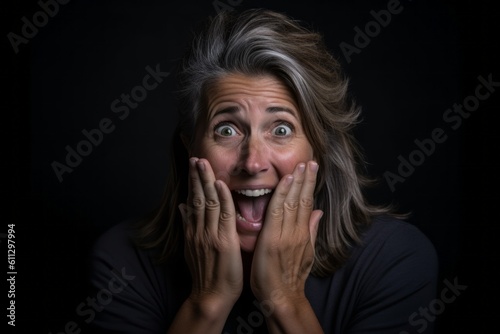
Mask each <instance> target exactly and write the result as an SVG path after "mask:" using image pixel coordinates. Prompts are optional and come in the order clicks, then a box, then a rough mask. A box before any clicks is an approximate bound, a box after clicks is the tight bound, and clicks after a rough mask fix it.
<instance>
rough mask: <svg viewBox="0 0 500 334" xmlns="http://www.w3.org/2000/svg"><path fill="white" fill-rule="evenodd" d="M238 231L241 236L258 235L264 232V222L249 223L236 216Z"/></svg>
mask: <svg viewBox="0 0 500 334" xmlns="http://www.w3.org/2000/svg"><path fill="white" fill-rule="evenodd" d="M236 230H237V232H239V233H241V234H257V233H259V232H260V230H262V220H261V221H258V222H249V221H246V220H242V219H241V218H239V215H236Z"/></svg>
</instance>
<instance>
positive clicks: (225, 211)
mask: <svg viewBox="0 0 500 334" xmlns="http://www.w3.org/2000/svg"><path fill="white" fill-rule="evenodd" d="M215 189H216V191H217V195H218V197H219V200H220V212H219V224H218V230H219V236H220V235H221V234H223V235H226V236H229V237H236V234H237V233H236V209H235V207H234V203H233V197H232V196H231V191H230V190H229V188H228V187H227V185H226V184H225V183H224V181H221V180H217V181H215Z"/></svg>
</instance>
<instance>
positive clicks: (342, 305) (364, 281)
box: [77, 218, 438, 334]
mask: <svg viewBox="0 0 500 334" xmlns="http://www.w3.org/2000/svg"><path fill="white" fill-rule="evenodd" d="M132 231H133V230H131V229H129V228H128V227H127V224H125V223H122V224H118V225H115V226H114V227H112V228H110V229H109V230H108V231H107V232H105V233H104V234H103V235H102V236H101V237H100V238H99V239H98V240H97V242H96V244H95V246H94V248H93V251H92V253H91V257H90V263H91V266H90V279H89V282H90V285H91V291H90V293H91V296H92V298H90V299H89V300H90V301H91V302H89V303H87V305H86V306H85V307H82V308H80V309H79V310H78V311H77V312H78V313H79V315H80V316H82V317H83V320H84V321H85V322H86V323H88V324H89V326H90V327H91V328H92V332H93V333H98V332H103V333H133V334H142V333H155V334H156V333H158V334H159V333H162V334H164V333H166V332H167V330H168V327H169V324H170V323H171V322H172V320H173V319H174V317H175V314H176V312H177V311H178V309H179V307H180V306H181V304H182V303H183V301H184V300H185V299H186V297H187V296H188V295H189V292H190V277H189V272H188V271H187V269H186V268H185V265H184V263H183V260H182V259H179V260H178V261H177V262H172V263H170V264H163V265H155V262H154V259H153V255H154V254H155V253H154V252H155V251H154V250H148V251H145V250H142V249H138V248H137V247H135V246H134V244H133V242H132V241H131V239H130V236H131V235H132V234H131V233H133V232H132ZM437 271H438V265H437V256H436V253H435V249H434V247H433V245H432V244H431V243H430V241H429V240H428V239H427V238H426V236H425V235H424V234H423V233H422V232H420V231H419V230H418V229H417V228H416V227H415V226H413V225H411V224H409V223H406V222H403V221H399V220H395V219H391V218H379V219H375V220H374V221H373V223H372V224H371V225H370V226H369V227H368V228H367V229H366V231H365V232H364V233H363V237H362V244H361V245H359V246H355V247H354V248H353V249H352V254H351V256H350V258H349V260H348V261H347V262H346V263H345V265H344V266H343V267H342V268H341V269H339V270H338V271H337V272H336V273H335V274H333V275H332V276H330V277H326V278H318V277H314V276H312V275H310V276H309V278H308V279H307V281H306V286H305V291H306V296H307V298H308V299H309V302H310V303H311V306H312V308H313V310H314V312H315V314H316V316H317V318H318V320H319V322H320V323H321V326H322V328H323V330H324V332H325V333H338V334H346V333H381V334H382V333H383V334H388V333H395V334H403V333H405V334H406V333H417V332H418V333H431V332H432V329H433V316H432V313H429V312H430V311H429V305H430V304H431V302H432V301H433V300H434V299H435V298H436V286H437ZM272 311H273V306H272V304H271V303H270V302H265V301H264V302H259V301H257V300H256V299H255V298H254V297H253V296H252V294H251V292H250V293H247V294H243V295H242V296H241V298H240V300H239V301H238V302H237V303H236V305H235V306H234V308H233V311H232V312H231V313H230V315H229V317H228V320H227V322H226V326H225V328H224V330H223V333H267V329H266V324H265V317H266V316H268V315H269V314H271V312H272Z"/></svg>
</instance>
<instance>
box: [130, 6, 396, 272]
mask: <svg viewBox="0 0 500 334" xmlns="http://www.w3.org/2000/svg"><path fill="white" fill-rule="evenodd" d="M179 65H180V68H179V73H178V84H179V90H178V93H179V109H178V111H179V123H178V126H177V128H176V131H175V133H174V137H173V141H172V147H171V150H172V151H171V153H172V154H171V158H170V171H169V175H168V180H167V186H166V189H165V193H164V196H163V199H162V201H161V205H160V207H159V208H158V210H157V211H155V212H154V213H153V215H152V216H151V217H149V218H148V219H145V220H143V221H142V222H141V223H140V226H139V234H138V237H139V238H138V243H139V245H140V246H143V247H145V248H152V247H159V248H160V258H159V260H160V261H164V260H168V259H169V258H171V257H173V256H174V255H175V254H180V253H178V252H179V251H182V245H183V232H182V224H181V220H180V213H179V212H178V211H179V210H178V205H179V203H181V202H182V201H184V200H185V198H187V188H188V186H187V178H188V175H187V170H188V165H187V164H188V153H187V150H186V149H185V148H184V145H183V144H182V141H181V138H180V137H181V136H185V137H189V138H193V137H194V136H193V129H194V128H195V126H196V124H197V120H198V119H199V117H200V115H203V113H204V111H205V108H206V105H205V104H206V103H205V101H206V99H205V94H206V91H207V89H208V88H209V87H210V85H212V84H213V83H215V82H216V81H217V80H218V79H220V78H221V77H223V76H226V75H228V74H232V73H238V74H243V75H248V76H258V75H270V76H273V77H275V78H278V79H279V80H281V81H282V82H283V83H284V84H285V85H286V86H287V87H288V89H290V91H291V92H292V94H293V96H294V98H295V100H296V102H297V105H298V108H299V112H300V113H301V122H302V126H303V128H304V131H305V133H306V136H307V138H308V140H309V142H310V143H311V145H312V147H313V151H314V156H315V158H316V160H317V162H318V163H319V165H320V170H319V175H318V181H317V185H316V190H315V208H317V209H321V210H323V212H324V215H323V218H322V221H321V222H320V224H319V230H318V236H317V240H316V245H315V261H314V264H313V268H312V274H313V275H316V276H321V277H323V276H327V275H330V274H332V273H333V272H335V271H336V270H337V269H339V268H340V267H341V266H342V265H343V263H344V262H345V261H346V259H347V258H348V256H349V250H350V248H351V247H352V246H353V245H354V244H355V243H358V242H359V241H360V234H361V232H362V230H363V226H367V225H368V224H369V223H370V221H371V220H372V218H373V216H374V215H377V214H384V213H390V212H391V207H390V206H384V207H382V206H372V205H370V204H368V203H367V200H366V199H365V197H364V196H363V191H362V190H363V188H364V187H365V186H367V185H368V184H369V183H370V180H369V179H368V178H366V177H365V176H364V175H365V174H364V172H365V171H364V161H363V158H362V153H361V151H360V149H359V146H358V145H357V143H356V140H355V138H354V137H353V134H352V129H353V127H354V126H355V125H356V124H357V123H358V121H359V120H358V119H359V116H360V108H359V107H357V105H356V104H355V102H354V100H353V99H352V98H350V97H349V94H348V80H347V78H345V77H344V75H343V74H342V71H341V67H340V63H339V62H338V61H337V60H336V59H335V58H334V57H333V56H332V54H331V53H330V52H329V51H328V49H327V47H326V45H325V44H324V41H323V38H322V36H321V35H320V34H319V33H317V32H314V31H312V30H311V29H309V28H307V27H306V26H305V25H303V24H301V23H300V22H299V21H297V20H294V19H292V18H290V17H288V16H286V15H284V14H282V13H278V12H274V11H270V10H265V9H250V10H246V11H243V12H240V13H237V12H221V13H220V14H218V15H216V16H215V17H211V18H209V19H208V21H207V22H206V23H205V24H204V25H202V27H201V31H199V32H198V33H197V34H196V35H195V36H194V39H193V41H192V44H191V46H190V48H189V49H188V51H187V53H186V55H185V57H184V58H183V60H182V62H181V63H180V64H179Z"/></svg>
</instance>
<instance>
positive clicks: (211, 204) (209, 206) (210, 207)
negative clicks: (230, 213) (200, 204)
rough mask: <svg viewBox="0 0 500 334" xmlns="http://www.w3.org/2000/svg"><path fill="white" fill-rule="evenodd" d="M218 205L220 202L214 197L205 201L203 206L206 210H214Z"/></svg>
mask: <svg viewBox="0 0 500 334" xmlns="http://www.w3.org/2000/svg"><path fill="white" fill-rule="evenodd" d="M219 206H220V202H219V201H218V200H215V199H210V200H207V201H206V202H205V208H206V209H207V210H216V209H218V208H219Z"/></svg>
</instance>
